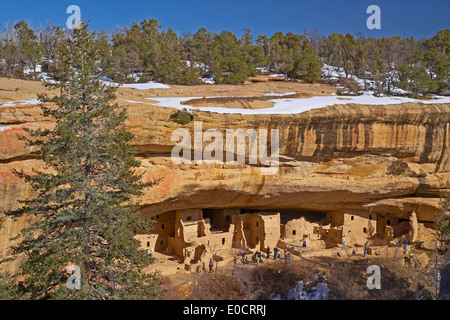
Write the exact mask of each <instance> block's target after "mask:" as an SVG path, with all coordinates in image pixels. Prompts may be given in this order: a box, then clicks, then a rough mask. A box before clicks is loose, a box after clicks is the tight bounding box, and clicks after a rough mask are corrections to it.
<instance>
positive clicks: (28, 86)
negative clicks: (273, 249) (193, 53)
mask: <svg viewBox="0 0 450 320" xmlns="http://www.w3.org/2000/svg"><path fill="white" fill-rule="evenodd" d="M169 86H170V87H171V88H170V89H148V90H136V89H133V88H119V89H118V90H117V100H118V102H119V103H120V104H129V103H133V102H127V101H126V100H132V101H139V102H145V103H151V100H148V99H145V98H151V97H261V96H264V95H267V94H274V93H275V94H285V93H288V92H298V93H301V95H302V97H305V98H306V97H311V96H325V95H330V94H331V93H335V92H336V90H337V89H336V87H334V86H331V85H326V84H306V83H300V82H295V81H293V82H287V81H268V82H255V83H251V84H245V85H244V84H243V85H225V84H224V85H222V84H221V85H219V84H204V85H197V86H182V85H169ZM38 93H41V94H42V93H47V94H48V95H50V96H51V95H53V94H56V93H57V92H56V91H54V90H53V91H52V90H51V89H50V88H47V87H45V86H44V84H43V83H42V82H40V81H31V80H18V79H9V78H0V104H1V103H5V102H10V101H19V100H31V99H36V98H37V94H38ZM266 102H267V101H266ZM259 103H261V106H262V107H270V104H267V103H264V101H259ZM231 107H239V108H241V107H242V106H241V105H240V104H238V105H236V106H231Z"/></svg>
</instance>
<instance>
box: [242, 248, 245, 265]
mask: <svg viewBox="0 0 450 320" xmlns="http://www.w3.org/2000/svg"><path fill="white" fill-rule="evenodd" d="M242 264H243V265H244V266H245V252H244V251H242Z"/></svg>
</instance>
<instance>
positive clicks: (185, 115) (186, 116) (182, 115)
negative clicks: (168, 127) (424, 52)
mask: <svg viewBox="0 0 450 320" xmlns="http://www.w3.org/2000/svg"><path fill="white" fill-rule="evenodd" d="M171 118H172V119H174V120H175V121H176V122H178V123H180V124H182V125H185V124H188V123H189V122H191V121H192V119H193V118H194V116H193V115H192V114H191V113H190V112H189V111H188V110H187V109H186V108H183V109H181V110H177V112H175V113H174V114H172V117H171Z"/></svg>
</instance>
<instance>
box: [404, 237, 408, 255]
mask: <svg viewBox="0 0 450 320" xmlns="http://www.w3.org/2000/svg"><path fill="white" fill-rule="evenodd" d="M403 249H404V250H405V252H408V240H406V238H405V240H403Z"/></svg>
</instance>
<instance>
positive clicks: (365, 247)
mask: <svg viewBox="0 0 450 320" xmlns="http://www.w3.org/2000/svg"><path fill="white" fill-rule="evenodd" d="M364 258H367V244H365V245H364Z"/></svg>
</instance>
